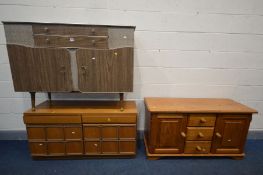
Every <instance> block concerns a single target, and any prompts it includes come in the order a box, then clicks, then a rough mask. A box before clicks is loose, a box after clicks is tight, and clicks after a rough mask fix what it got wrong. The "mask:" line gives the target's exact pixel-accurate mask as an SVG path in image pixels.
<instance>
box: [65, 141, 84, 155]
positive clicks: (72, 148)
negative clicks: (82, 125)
mask: <svg viewBox="0 0 263 175" xmlns="http://www.w3.org/2000/svg"><path fill="white" fill-rule="evenodd" d="M66 153H67V155H80V154H83V142H67V143H66Z"/></svg>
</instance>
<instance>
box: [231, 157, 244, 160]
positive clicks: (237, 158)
mask: <svg viewBox="0 0 263 175" xmlns="http://www.w3.org/2000/svg"><path fill="white" fill-rule="evenodd" d="M232 159H234V160H242V159H244V156H234V157H232Z"/></svg>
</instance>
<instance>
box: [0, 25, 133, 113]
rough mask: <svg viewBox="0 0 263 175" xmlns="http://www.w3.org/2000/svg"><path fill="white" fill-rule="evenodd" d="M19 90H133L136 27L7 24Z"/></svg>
mask: <svg viewBox="0 0 263 175" xmlns="http://www.w3.org/2000/svg"><path fill="white" fill-rule="evenodd" d="M3 23H4V29H5V34H6V43H7V50H8V56H9V61H10V67H11V72H12V78H13V84H14V89H15V91H17V92H30V94H31V96H32V107H33V109H34V107H35V93H36V92H47V93H48V96H49V98H50V99H51V93H52V92H85V93H119V94H120V100H121V101H123V93H124V92H132V90H133V47H134V46H133V45H134V30H135V27H132V26H108V25H82V24H55V23H28V22H3Z"/></svg>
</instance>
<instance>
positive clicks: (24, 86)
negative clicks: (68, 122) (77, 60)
mask: <svg viewBox="0 0 263 175" xmlns="http://www.w3.org/2000/svg"><path fill="white" fill-rule="evenodd" d="M7 49H8V55H9V60H10V67H11V72H12V78H13V82H14V88H15V91H21V92H24V91H30V92H36V91H38V92H39V91H44V92H58V91H59V92H69V91H72V78H71V67H70V55H69V53H68V51H67V50H66V49H47V48H30V47H24V46H19V45H11V44H8V45H7ZM18 63H19V64H18Z"/></svg>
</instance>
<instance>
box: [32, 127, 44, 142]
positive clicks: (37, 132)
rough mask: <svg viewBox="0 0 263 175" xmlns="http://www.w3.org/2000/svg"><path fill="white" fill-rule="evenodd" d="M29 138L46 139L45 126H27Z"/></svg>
mask: <svg viewBox="0 0 263 175" xmlns="http://www.w3.org/2000/svg"><path fill="white" fill-rule="evenodd" d="M27 137H28V140H46V134H45V128H43V127H29V126H28V127H27Z"/></svg>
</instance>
